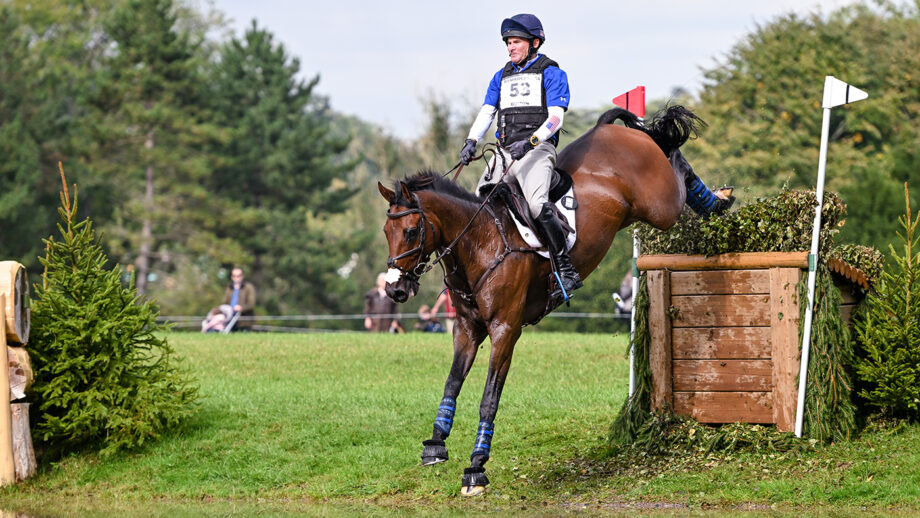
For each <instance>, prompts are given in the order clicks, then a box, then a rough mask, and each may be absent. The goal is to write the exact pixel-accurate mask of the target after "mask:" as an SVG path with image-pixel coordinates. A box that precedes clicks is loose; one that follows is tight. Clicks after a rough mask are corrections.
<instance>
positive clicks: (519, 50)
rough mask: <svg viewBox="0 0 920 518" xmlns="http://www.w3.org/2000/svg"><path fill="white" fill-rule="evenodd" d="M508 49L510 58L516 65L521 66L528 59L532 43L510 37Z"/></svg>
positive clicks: (506, 42) (507, 43)
mask: <svg viewBox="0 0 920 518" xmlns="http://www.w3.org/2000/svg"><path fill="white" fill-rule="evenodd" d="M505 44H506V45H507V47H508V57H509V58H511V62H512V63H514V64H515V65H520V64H522V63H523V62H524V60H525V59H527V54H528V50H530V42H529V41H528V40H525V39H524V38H517V37H514V36H512V37H510V38H508V39H507V41H505Z"/></svg>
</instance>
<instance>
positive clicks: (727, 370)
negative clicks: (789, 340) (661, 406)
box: [672, 360, 773, 392]
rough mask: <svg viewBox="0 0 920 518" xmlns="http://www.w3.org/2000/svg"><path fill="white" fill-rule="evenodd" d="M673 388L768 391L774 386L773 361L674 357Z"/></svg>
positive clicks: (700, 390) (679, 389) (676, 389)
mask: <svg viewBox="0 0 920 518" xmlns="http://www.w3.org/2000/svg"><path fill="white" fill-rule="evenodd" d="M672 369H673V376H674V385H673V390H674V391H685V392H687V391H689V392H732V391H739V392H740V391H755V392H758V391H759V392H768V391H770V390H771V389H772V387H773V365H772V362H771V361H770V360H674V361H673V366H672Z"/></svg>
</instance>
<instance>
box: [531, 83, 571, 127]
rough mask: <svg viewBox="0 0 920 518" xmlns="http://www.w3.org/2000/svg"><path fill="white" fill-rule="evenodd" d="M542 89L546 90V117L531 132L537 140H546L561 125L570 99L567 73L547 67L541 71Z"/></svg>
mask: <svg viewBox="0 0 920 518" xmlns="http://www.w3.org/2000/svg"><path fill="white" fill-rule="evenodd" d="M543 90H544V91H545V92H546V111H547V117H546V120H545V121H543V124H541V125H540V127H539V128H537V131H535V132H534V133H533V136H534V137H535V138H536V140H537V142H544V141H546V140H547V139H549V138H550V137H552V136H553V135H555V134H556V132H558V131H559V129H560V128H561V127H562V121H563V119H564V118H565V110H567V109H568V108H569V100H570V96H569V77H568V75H566V73H565V72H564V71H562V69H560V68H558V67H547V68H546V70H545V71H544V72H543ZM531 143H533V140H532V141H531Z"/></svg>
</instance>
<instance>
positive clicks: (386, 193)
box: [377, 182, 396, 203]
mask: <svg viewBox="0 0 920 518" xmlns="http://www.w3.org/2000/svg"><path fill="white" fill-rule="evenodd" d="M377 190H378V191H380V195H381V196H383V199H385V200H386V201H388V202H390V203H393V198H394V197H395V196H396V193H395V192H393V191H391V190H389V189H387V188H386V187H384V186H383V184H382V183H380V182H377Z"/></svg>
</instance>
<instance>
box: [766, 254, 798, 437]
mask: <svg viewBox="0 0 920 518" xmlns="http://www.w3.org/2000/svg"><path fill="white" fill-rule="evenodd" d="M800 276H801V271H800V270H799V269H797V268H771V269H770V333H771V335H770V342H771V343H772V344H773V352H772V357H773V419H774V422H775V423H776V429H777V430H778V431H780V432H791V431H793V430H794V429H795V408H796V396H797V395H798V384H797V383H796V377H797V376H798V374H799V354H800V352H799V294H798V282H799V277H800Z"/></svg>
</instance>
